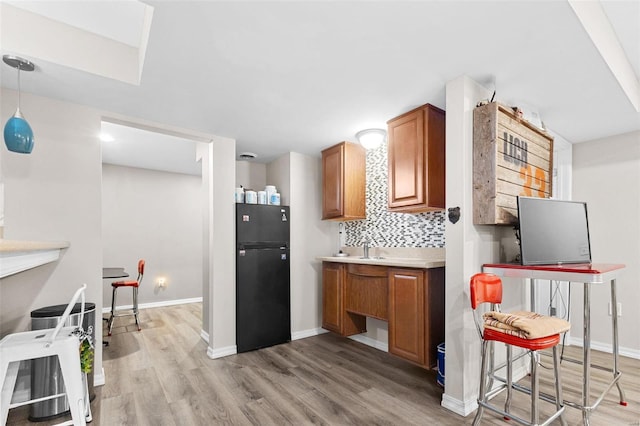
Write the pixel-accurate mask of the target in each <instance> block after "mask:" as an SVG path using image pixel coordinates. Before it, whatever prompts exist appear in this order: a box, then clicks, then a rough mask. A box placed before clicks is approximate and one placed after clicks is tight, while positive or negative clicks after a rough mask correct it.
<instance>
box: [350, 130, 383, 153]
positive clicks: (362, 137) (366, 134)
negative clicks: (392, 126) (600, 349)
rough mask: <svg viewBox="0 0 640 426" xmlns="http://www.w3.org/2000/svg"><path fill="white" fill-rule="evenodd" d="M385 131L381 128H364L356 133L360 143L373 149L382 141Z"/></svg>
mask: <svg viewBox="0 0 640 426" xmlns="http://www.w3.org/2000/svg"><path fill="white" fill-rule="evenodd" d="M386 137H387V132H386V131H385V130H383V129H365V130H360V131H359V132H358V133H356V138H358V142H360V145H362V146H363V147H365V148H366V149H375V148H377V147H379V146H380V145H381V144H382V142H384V140H385V138H386Z"/></svg>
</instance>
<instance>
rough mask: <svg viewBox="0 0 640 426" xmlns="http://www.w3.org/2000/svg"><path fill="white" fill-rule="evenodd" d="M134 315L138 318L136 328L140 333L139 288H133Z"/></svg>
mask: <svg viewBox="0 0 640 426" xmlns="http://www.w3.org/2000/svg"><path fill="white" fill-rule="evenodd" d="M133 315H134V317H135V318H136V327H138V331H140V323H139V322H138V287H133Z"/></svg>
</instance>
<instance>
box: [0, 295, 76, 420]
mask: <svg viewBox="0 0 640 426" xmlns="http://www.w3.org/2000/svg"><path fill="white" fill-rule="evenodd" d="M86 288H87V285H86V284H83V285H82V287H80V288H79V289H78V290H77V291H76V292H75V294H74V295H73V298H72V299H71V302H69V305H68V306H67V308H66V309H65V311H64V313H63V314H62V317H60V321H59V322H58V325H57V326H56V328H51V329H47V330H35V331H26V332H23V333H14V334H9V335H7V336H6V337H5V338H4V339H2V340H0V385H2V399H1V402H2V403H1V404H0V405H1V407H2V408H1V410H0V414H1V415H2V418H1V419H2V425H5V424H6V423H7V416H8V415H9V409H11V408H15V407H19V406H22V405H27V404H33V403H35V402H39V401H44V400H48V399H53V398H58V397H60V396H62V395H64V394H59V395H51V396H46V397H43V398H38V399H33V400H29V401H24V402H18V403H15V404H13V405H12V404H11V397H12V395H13V390H14V387H15V384H16V377H17V375H18V367H19V365H20V361H25V360H31V359H36V358H41V357H48V356H54V355H55V356H57V357H58V360H59V362H60V369H61V371H62V377H63V380H64V385H65V391H66V395H67V398H68V401H69V408H70V411H71V418H72V420H71V421H67V422H63V423H60V425H71V424H73V425H75V426H78V425H86V418H85V406H84V404H85V402H84V401H85V399H84V396H85V390H84V386H83V382H82V373H81V371H80V340H79V339H78V337H77V336H76V335H75V334H74V333H73V332H74V330H76V328H77V326H70V327H64V323H65V322H66V321H67V318H68V317H69V314H70V313H71V310H72V309H73V307H74V306H75V304H76V302H77V300H78V298H81V310H80V322H79V324H82V320H83V317H84V303H85V295H84V292H85V289H86Z"/></svg>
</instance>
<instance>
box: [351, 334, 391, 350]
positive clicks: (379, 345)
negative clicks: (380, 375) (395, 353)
mask: <svg viewBox="0 0 640 426" xmlns="http://www.w3.org/2000/svg"><path fill="white" fill-rule="evenodd" d="M349 339H351V340H355V341H356V342H360V343H362V344H364V345H367V346H371V347H372V348H376V349H379V350H381V351H384V352H389V343H387V342H381V341H379V340H376V339H372V338H371V337H367V336H363V335H361V334H356V335H355V336H349Z"/></svg>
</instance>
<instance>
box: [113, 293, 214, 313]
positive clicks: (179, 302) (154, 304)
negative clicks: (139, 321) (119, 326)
mask: <svg viewBox="0 0 640 426" xmlns="http://www.w3.org/2000/svg"><path fill="white" fill-rule="evenodd" d="M200 302H202V297H192V298H191V299H175V300H163V301H161V302H151V303H139V304H138V309H149V308H160V307H163V306H173V305H186V304H187V303H200ZM116 309H118V310H119V309H133V305H118V306H116ZM110 312H111V307H110V306H107V307H104V306H103V307H102V313H103V314H108V313H110Z"/></svg>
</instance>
